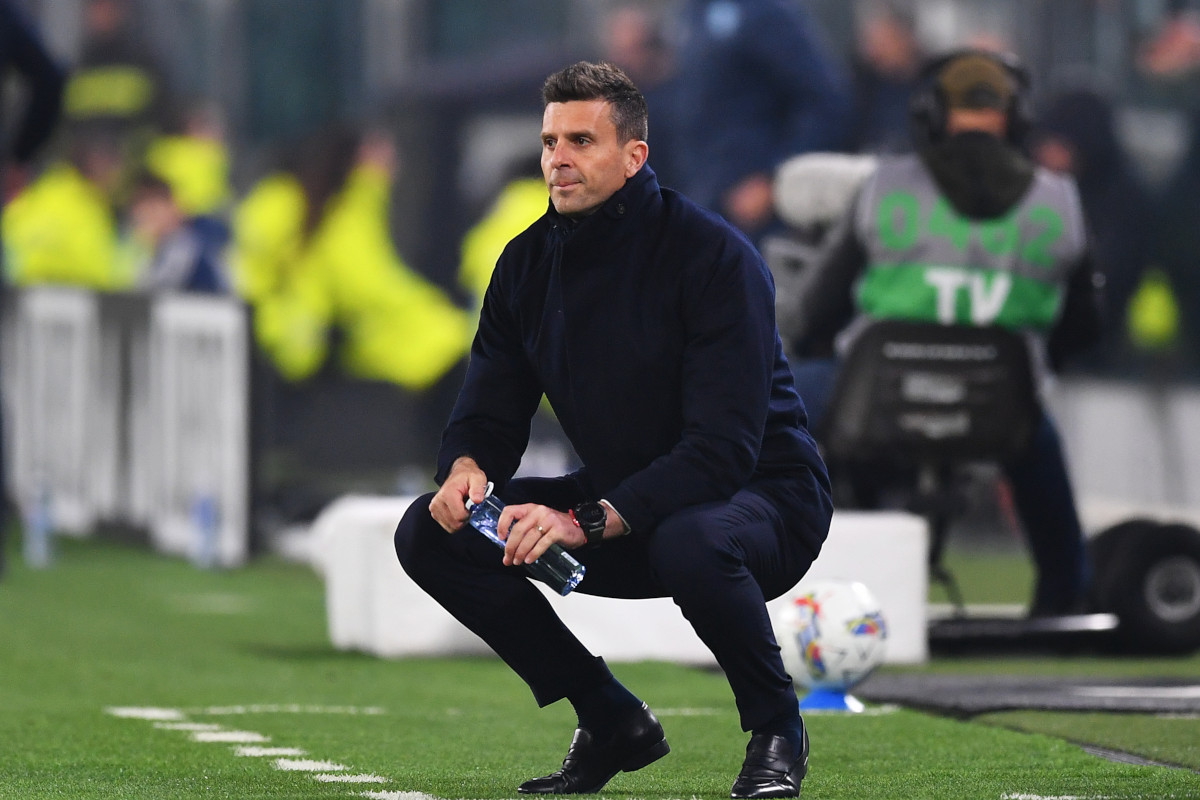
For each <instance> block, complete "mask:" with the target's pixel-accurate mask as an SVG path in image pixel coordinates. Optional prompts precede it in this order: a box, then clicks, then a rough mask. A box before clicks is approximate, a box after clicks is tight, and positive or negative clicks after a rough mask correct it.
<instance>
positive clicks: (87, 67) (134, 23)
mask: <svg viewBox="0 0 1200 800" xmlns="http://www.w3.org/2000/svg"><path fill="white" fill-rule="evenodd" d="M138 22H139V17H138V15H136V14H134V8H133V0H85V2H84V5H83V26H84V30H83V45H82V53H81V54H80V57H79V61H78V63H76V64H75V65H74V68H73V69H72V70H71V74H70V78H69V80H68V83H67V88H66V96H65V99H64V105H63V113H64V117H65V120H66V122H67V124H68V125H69V126H71V127H74V126H77V125H82V126H84V130H86V131H95V130H103V131H105V133H106V134H108V135H112V136H115V137H116V140H117V142H118V143H119V144H120V149H119V152H120V154H121V162H120V163H121V173H120V180H119V182H118V184H117V187H116V189H115V192H114V195H113V196H114V198H115V200H116V202H117V203H118V205H121V206H123V205H125V204H126V203H127V202H128V199H129V194H130V192H131V190H132V187H133V182H134V180H135V179H136V177H137V174H138V172H139V170H140V168H141V164H142V162H143V159H144V158H145V154H146V148H147V147H148V146H149V144H150V142H151V141H152V140H153V139H154V137H155V136H157V135H158V134H159V133H160V132H161V131H162V130H163V127H164V126H165V125H166V123H167V121H168V120H169V119H170V116H171V114H172V111H171V104H172V103H173V102H174V100H173V92H172V91H171V89H170V87H169V82H168V80H167V73H166V71H165V69H164V68H163V66H162V64H161V62H160V61H159V59H158V57H157V55H156V54H155V53H154V48H153V46H152V44H151V42H149V41H148V40H147V37H146V36H145V35H144V34H143V32H142V31H141V30H140V29H139V27H138Z"/></svg>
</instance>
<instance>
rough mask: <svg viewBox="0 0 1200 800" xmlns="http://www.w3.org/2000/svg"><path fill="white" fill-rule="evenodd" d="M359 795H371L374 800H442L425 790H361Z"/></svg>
mask: <svg viewBox="0 0 1200 800" xmlns="http://www.w3.org/2000/svg"><path fill="white" fill-rule="evenodd" d="M358 796H359V797H370V798H372V800H441V798H440V797H435V796H434V795H431V794H425V793H424V792H360V793H359V795H358Z"/></svg>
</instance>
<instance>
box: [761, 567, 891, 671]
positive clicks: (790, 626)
mask: <svg viewBox="0 0 1200 800" xmlns="http://www.w3.org/2000/svg"><path fill="white" fill-rule="evenodd" d="M771 625H772V627H773V628H774V629H775V639H776V641H777V642H778V643H779V648H780V650H782V652H783V665H784V667H785V668H786V669H787V671H788V674H789V675H791V676H792V680H793V681H794V682H795V683H796V684H797V685H798V686H802V687H804V688H806V689H827V690H833V691H840V692H845V691H847V690H849V689H850V687H852V686H854V685H855V684H857V683H859V682H860V681H862V680H863V679H864V678H866V677H867V676H868V675H870V674H871V671H872V670H874V669H875V668H876V667H877V666H879V664H880V663H881V662H882V661H883V655H884V652H885V649H886V645H887V625H886V624H885V623H884V619H883V612H882V611H881V610H880V608H879V603H878V602H877V601H876V600H875V597H874V596H873V595H872V594H871V592H870V590H868V589H867V587H866V586H864V585H863V584H861V583H859V582H857V581H844V580H838V581H835V580H824V581H814V582H812V583H809V584H805V585H803V586H801V587H799V588H798V589H796V590H793V592H792V593H791V594H789V595H788V596H787V597H786V603H785V604H784V605H783V606H780V607H779V608H778V609H777V611H776V613H774V614H772V617H771Z"/></svg>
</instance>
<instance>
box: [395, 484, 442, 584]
mask: <svg viewBox="0 0 1200 800" xmlns="http://www.w3.org/2000/svg"><path fill="white" fill-rule="evenodd" d="M431 500H433V493H432V492H430V493H429V494H425V495H422V496H421V497H418V498H417V499H416V500H414V501H413V502H412V505H410V506H409V507H408V510H407V511H405V512H404V516H402V517H401V518H400V523H399V524H398V525H396V535H395V539H394V542H395V547H396V558H397V559H399V561H400V566H402V567H404V571H405V572H408V573H409V574H410V575H411V574H412V572H413V570H414V569H415V568H417V567H418V565H419V563H420V559H421V556H422V554H424V553H427V552H428V544H429V536H430V534H432V533H434V529H436V530H437V531H441V530H442V529H441V527H440V526H439V525H438V524H437V523H436V522H435V521H434V519H433V517H432V516H431V515H430V514H429V503H430V501H431ZM443 533H444V532H443Z"/></svg>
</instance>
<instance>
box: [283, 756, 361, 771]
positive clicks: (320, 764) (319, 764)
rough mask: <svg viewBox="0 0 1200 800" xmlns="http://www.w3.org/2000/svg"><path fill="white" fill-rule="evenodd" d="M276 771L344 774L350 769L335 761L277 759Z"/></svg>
mask: <svg viewBox="0 0 1200 800" xmlns="http://www.w3.org/2000/svg"><path fill="white" fill-rule="evenodd" d="M275 769H281V770H284V771H287V772H344V771H345V770H348V769H350V768H349V767H347V766H346V765H345V764H338V763H337V762H335V761H313V760H312V759H311V758H277V759H275Z"/></svg>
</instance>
